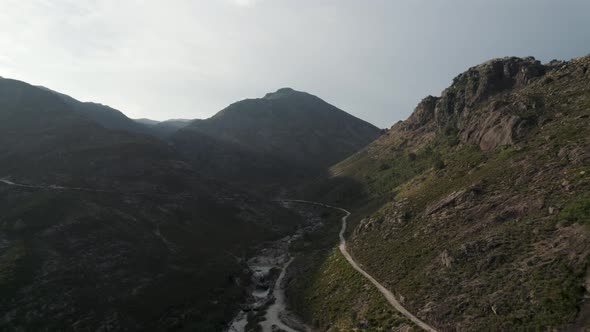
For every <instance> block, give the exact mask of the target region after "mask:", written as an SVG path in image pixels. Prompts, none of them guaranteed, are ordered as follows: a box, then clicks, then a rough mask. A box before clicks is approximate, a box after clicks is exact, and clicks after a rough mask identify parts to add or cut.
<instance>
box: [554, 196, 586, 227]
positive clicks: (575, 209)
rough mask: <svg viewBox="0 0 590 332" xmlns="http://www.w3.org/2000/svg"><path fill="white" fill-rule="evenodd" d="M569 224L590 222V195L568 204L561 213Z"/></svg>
mask: <svg viewBox="0 0 590 332" xmlns="http://www.w3.org/2000/svg"><path fill="white" fill-rule="evenodd" d="M559 216H560V217H561V219H563V220H565V221H567V224H568V225H571V224H574V223H578V224H590V196H587V197H584V198H582V199H578V200H576V201H574V202H572V203H570V204H568V205H567V206H566V207H565V208H564V209H563V211H561V213H560V214H559Z"/></svg>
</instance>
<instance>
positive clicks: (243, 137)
mask: <svg viewBox="0 0 590 332" xmlns="http://www.w3.org/2000/svg"><path fill="white" fill-rule="evenodd" d="M380 134H381V131H380V130H379V129H378V128H377V127H375V126H373V125H371V124H369V123H367V122H365V121H363V120H360V119H358V118H356V117H354V116H352V115H350V114H347V113H346V112H344V111H342V110H340V109H338V108H337V107H335V106H332V105H330V104H328V103H326V102H325V101H323V100H321V99H320V98H318V97H316V96H313V95H310V94H308V93H305V92H299V91H295V90H293V89H290V88H283V89H279V90H277V91H276V92H274V93H268V94H267V95H266V96H264V97H263V98H258V99H246V100H242V101H239V102H236V103H234V104H231V105H230V106H228V107H227V108H225V109H223V110H222V111H220V112H219V113H217V114H215V115H214V116H213V117H211V118H209V119H206V120H195V121H193V122H191V123H190V124H189V125H188V126H186V127H185V128H183V129H181V130H179V131H178V132H177V133H175V134H174V135H172V137H171V140H172V141H173V142H175V145H176V146H178V147H179V149H180V150H181V151H183V152H184V154H185V155H186V156H187V157H188V158H189V159H192V160H196V161H197V163H198V165H199V167H206V168H207V169H208V170H210V172H211V173H215V174H217V175H218V176H220V177H223V178H228V177H235V175H236V173H235V172H236V171H237V170H238V169H243V170H248V171H245V172H241V173H239V177H241V178H243V179H247V178H248V175H250V174H252V176H254V177H256V178H257V179H259V181H260V180H261V179H262V178H264V176H265V175H267V174H269V171H270V172H271V174H273V175H277V173H284V174H290V173H297V172H298V171H300V172H301V173H302V174H312V173H314V174H316V173H317V172H319V171H321V170H325V169H326V168H327V167H329V166H330V165H332V164H334V163H336V162H338V161H340V160H342V159H344V158H346V157H347V156H349V155H351V154H353V153H354V152H356V151H358V150H359V149H361V148H362V147H364V146H365V145H367V144H368V143H370V142H371V141H373V140H374V139H375V138H377V137H378V136H379V135H380ZM204 141H211V142H215V143H213V144H207V143H203V142H204ZM203 144H205V145H207V146H209V147H212V146H223V148H222V150H224V151H211V149H210V148H205V149H203V148H202V145H203ZM212 152H213V154H212ZM289 165H290V166H289ZM277 176H278V177H279V178H280V177H282V176H284V175H277Z"/></svg>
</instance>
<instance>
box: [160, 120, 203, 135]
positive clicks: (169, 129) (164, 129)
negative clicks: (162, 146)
mask: <svg viewBox="0 0 590 332" xmlns="http://www.w3.org/2000/svg"><path fill="white" fill-rule="evenodd" d="M192 121H193V120H187V119H171V120H166V121H162V122H159V123H156V124H154V125H153V126H151V127H150V129H151V130H152V132H153V133H154V134H155V135H156V136H157V137H162V138H168V137H170V136H171V135H172V134H174V133H176V132H177V131H179V130H180V129H182V128H184V127H186V126H188V125H190V123H191V122H192Z"/></svg>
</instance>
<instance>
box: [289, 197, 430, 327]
mask: <svg viewBox="0 0 590 332" xmlns="http://www.w3.org/2000/svg"><path fill="white" fill-rule="evenodd" d="M283 201H285V202H296V203H307V204H314V205H320V206H323V207H327V208H330V209H335V210H339V211H342V212H344V213H345V216H344V217H342V219H341V220H342V228H341V229H340V233H339V234H338V236H339V237H340V245H339V246H338V248H339V249H340V252H341V253H342V255H344V258H346V260H347V261H348V263H349V264H350V265H351V266H352V267H353V268H354V269H355V270H357V271H358V272H359V273H360V274H362V275H363V276H364V277H365V278H367V279H368V280H369V281H370V282H371V283H372V284H373V285H375V287H377V290H379V292H380V293H381V294H383V296H384V297H385V299H386V300H387V302H389V304H391V305H392V306H393V307H394V308H395V309H396V310H397V311H399V312H400V313H401V314H402V315H404V316H406V317H407V318H408V319H409V320H411V321H412V322H414V323H415V324H416V325H418V326H419V327H421V328H422V329H424V330H425V331H429V332H437V330H436V329H435V328H434V327H432V326H430V325H428V324H426V323H425V322H424V321H422V320H420V319H419V318H418V317H416V316H414V315H413V314H412V313H410V312H409V311H408V310H407V309H406V308H404V306H402V305H401V303H399V301H398V300H397V299H396V298H395V296H394V295H393V293H391V292H390V291H389V290H388V289H387V288H385V286H383V285H381V284H380V283H379V282H378V281H377V280H376V279H375V278H373V276H371V275H370V274H369V273H367V272H366V271H365V270H363V269H362V268H361V267H360V266H359V265H358V264H357V262H355V261H354V259H353V258H352V256H351V255H350V253H348V251H347V250H346V239H345V238H344V233H345V232H346V220H347V219H348V217H349V216H350V211H348V210H345V209H343V208H339V207H336V206H331V205H327V204H323V203H318V202H311V201H305V200H296V199H293V200H283Z"/></svg>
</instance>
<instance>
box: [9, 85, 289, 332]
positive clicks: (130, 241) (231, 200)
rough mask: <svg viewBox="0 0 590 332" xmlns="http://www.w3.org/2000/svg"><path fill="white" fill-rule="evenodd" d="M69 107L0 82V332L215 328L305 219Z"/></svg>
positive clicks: (165, 147)
mask: <svg viewBox="0 0 590 332" xmlns="http://www.w3.org/2000/svg"><path fill="white" fill-rule="evenodd" d="M72 103H73V102H72V101H71V100H66V99H64V97H63V96H60V95H58V94H56V93H53V92H51V91H48V90H46V89H42V88H38V87H34V86H31V85H29V84H26V83H24V82H19V81H15V80H8V79H1V80H0V141H1V142H2V144H0V209H1V210H2V217H1V218H0V330H105V329H114V330H180V329H186V330H198V331H219V330H221V329H223V328H224V327H225V324H226V323H227V321H228V320H229V319H231V317H232V315H233V314H234V313H235V311H236V310H238V304H239V303H240V301H241V300H242V299H243V298H244V297H245V296H246V293H245V292H246V290H245V289H243V288H242V287H240V285H241V284H242V283H244V282H245V281H244V280H246V279H247V278H248V275H247V274H245V273H244V270H245V263H244V260H243V258H242V257H247V256H248V255H250V253H251V252H252V251H254V250H255V249H256V248H257V247H258V246H259V245H260V243H264V241H267V240H273V239H277V238H281V237H283V236H284V235H285V234H289V233H292V232H294V229H295V227H297V224H298V222H299V218H298V217H297V216H295V215H294V214H292V213H291V212H289V211H287V210H286V209H284V208H282V207H281V206H279V205H278V204H276V203H274V202H270V201H268V200H266V199H261V198H259V197H257V196H255V195H252V194H250V193H249V194H246V193H244V192H243V191H242V190H240V189H239V188H236V187H232V186H230V185H228V184H226V183H224V182H220V181H214V180H210V179H208V178H206V177H203V176H202V174H201V173H199V172H198V170H195V169H194V168H192V166H191V165H190V164H189V163H187V162H186V161H185V160H184V159H183V158H182V156H181V155H179V154H178V153H177V152H176V150H174V149H173V148H172V147H170V146H169V144H168V143H167V142H164V141H161V140H159V139H157V138H154V137H150V136H147V135H143V134H138V133H135V132H133V131H125V130H120V128H117V129H110V128H106V127H105V126H103V125H102V123H99V121H95V119H94V118H93V117H92V116H88V114H87V113H85V112H83V111H80V110H79V108H77V107H72V105H73V104H72Z"/></svg>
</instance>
